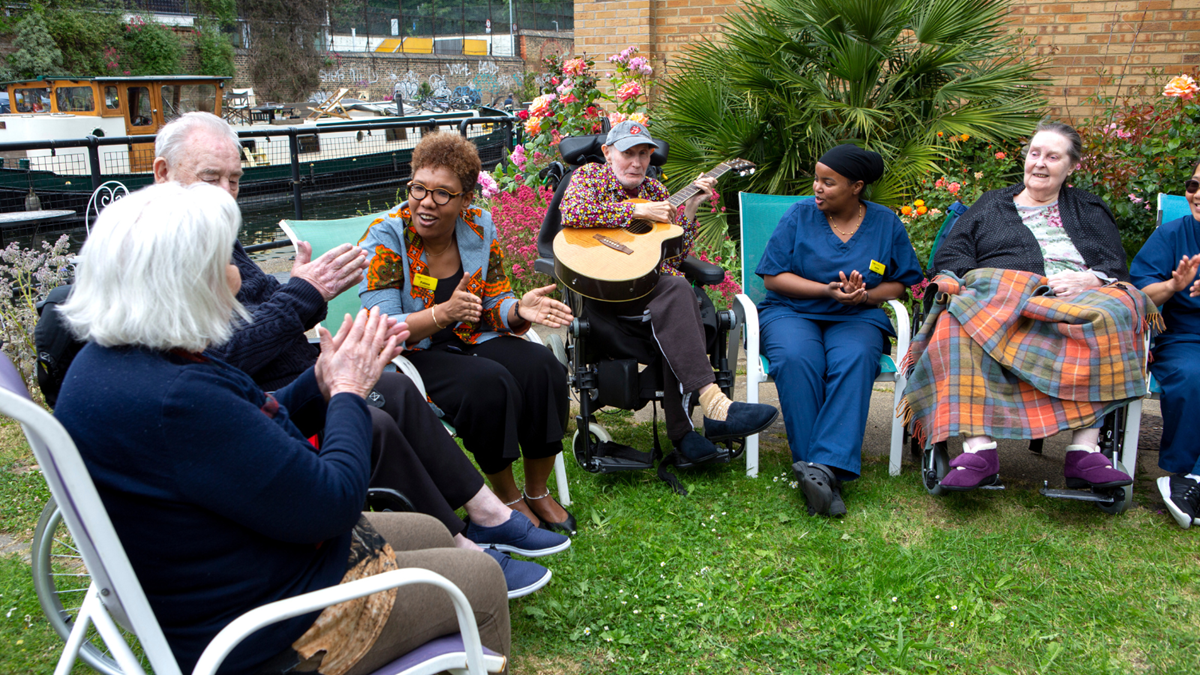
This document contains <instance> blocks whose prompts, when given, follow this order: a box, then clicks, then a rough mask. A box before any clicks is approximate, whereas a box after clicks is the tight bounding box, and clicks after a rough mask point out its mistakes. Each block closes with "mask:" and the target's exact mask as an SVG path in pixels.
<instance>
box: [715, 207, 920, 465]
mask: <svg viewBox="0 0 1200 675" xmlns="http://www.w3.org/2000/svg"><path fill="white" fill-rule="evenodd" d="M801 199H811V197H802V196H793V195H760V194H754V193H751V192H740V193H738V200H739V204H740V208H741V216H742V293H740V294H738V296H737V302H736V303H735V304H734V311H736V312H739V313H741V314H743V317H742V318H744V321H743V322H742V323H743V325H744V326H745V327H746V333H745V335H746V401H747V402H748V403H758V385H759V384H761V383H763V382H767V381H769V380H770V378H771V364H770V363H768V362H767V357H765V356H763V355H762V353H761V352H760V349H759V337H760V336H759V326H758V308H757V307H756V304H757V303H758V302H760V301H762V300H763V298H765V297H766V294H767V291H766V288H765V287H764V286H763V280H762V279H761V278H760V277H759V276H758V275H757V274H755V273H754V270H755V268H757V267H758V261H759V259H760V258H761V257H762V253H763V251H764V250H765V249H766V247H767V241H768V240H769V239H770V238H771V234H772V233H773V232H774V231H775V226H776V225H777V224H778V223H779V219H780V218H781V217H783V214H784V213H786V212H787V210H788V209H789V208H791V206H792V204H795V203H796V202H798V201H800V200H801ZM887 304H888V305H889V306H890V307H891V308H892V313H893V314H894V319H893V321H894V322H895V325H896V336H897V339H896V353H897V354H901V355H903V354H904V353H906V352H907V351H908V341H909V337H910V336H911V334H912V328H911V321H910V319H909V316H908V308H906V307H905V306H904V305H903V304H901V303H900V302H898V301H896V300H889V301H888V303H887ZM880 361H881V363H880V366H881V368H882V372H880V374H879V377H878V378H876V380H875V381H876V382H894V383H895V385H896V394H895V400H894V402H893V407H892V410H893V411H894V410H895V408H896V406H898V405H899V404H900V400H901V398H902V395H903V393H904V383H905V378H904V374H903V373H901V372H900V370H899V369H898V368H897V367H896V362H895V360H894V359H892V357H891V355H889V354H884V355H883V357H882V358H881V359H880ZM904 433H905V432H904V423H903V422H902V421H901V420H900V418H898V417H895V416H894V415H893V417H892V436H891V449H890V452H889V459H888V473H890V474H891V475H893V476H898V475H900V460H901V457H902V453H903V449H904ZM746 475H747V476H751V477H754V476H757V475H758V435H757V434H755V435H754V436H750V437H749V438H747V439H746Z"/></svg>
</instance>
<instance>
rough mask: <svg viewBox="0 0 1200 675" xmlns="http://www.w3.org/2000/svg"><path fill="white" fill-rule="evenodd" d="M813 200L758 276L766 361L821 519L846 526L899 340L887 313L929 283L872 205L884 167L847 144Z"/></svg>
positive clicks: (834, 155) (802, 477)
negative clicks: (886, 307) (874, 393)
mask: <svg viewBox="0 0 1200 675" xmlns="http://www.w3.org/2000/svg"><path fill="white" fill-rule="evenodd" d="M815 174H816V178H815V180H814V181H813V195H814V197H813V198H812V199H805V200H802V201H800V202H798V203H796V204H795V205H794V206H792V208H790V209H789V210H788V212H787V213H785V214H784V216H783V218H782V219H780V221H779V225H778V227H776V228H775V233H774V234H773V235H771V240H770V242H768V243H767V248H766V251H764V252H763V256H762V260H761V261H760V262H759V264H758V269H756V270H755V273H756V274H758V275H759V276H760V277H762V278H763V281H764V284H765V285H766V288H767V297H766V299H765V300H763V301H762V303H761V304H760V305H759V307H758V311H759V317H760V318H759V320H760V321H761V324H762V344H763V351H764V353H765V354H766V356H767V359H768V360H769V361H770V363H771V374H772V375H774V377H775V383H776V387H777V389H778V390H779V401H780V404H781V405H782V408H783V416H784V423H785V425H786V426H787V434H788V443H789V444H790V445H791V450H792V460H793V462H794V464H792V469H793V470H794V471H795V472H796V480H797V481H799V483H800V487H801V489H802V490H803V491H804V497H805V499H806V500H807V502H808V511H809V514H810V515H811V514H821V515H830V516H841V515H844V514H845V513H846V506H845V503H844V502H843V501H842V495H841V484H842V482H843V481H848V480H853V479H855V478H858V475H859V472H860V470H861V467H862V461H861V452H862V440H863V432H864V430H865V428H866V424H867V410H868V408H869V407H870V402H871V387H872V383H873V382H874V381H875V378H876V377H878V376H879V358H880V356H881V355H882V354H883V351H884V349H887V348H888V344H889V343H888V339H889V338H892V337H895V332H894V331H893V330H892V323H891V321H889V320H888V317H887V315H886V314H885V313H884V311H883V309H881V308H880V305H882V304H883V303H884V302H886V301H888V300H893V299H896V298H899V297H900V296H901V295H902V294H903V293H904V292H905V290H906V288H907V287H908V286H911V285H912V284H915V283H917V282H919V281H920V280H921V278H922V274H921V265H920V263H919V262H917V256H916V253H915V252H914V251H913V247H912V244H911V243H910V242H909V240H908V233H907V232H905V231H904V225H903V224H902V223H901V222H900V219H899V218H898V217H897V216H896V214H895V213H893V212H892V211H890V210H889V209H887V208H884V207H882V206H880V205H878V204H873V203H871V202H868V201H865V200H863V199H862V193H863V190H864V189H865V188H866V186H867V185H869V184H870V183H872V182H874V181H876V180H878V179H879V178H880V177H881V176H882V175H883V158H882V157H880V156H879V154H878V153H874V152H870V151H867V150H862V149H860V148H858V147H857V146H854V145H839V146H837V147H836V148H833V149H832V150H830V151H829V152H827V153H825V154H824V155H823V156H822V157H821V160H820V161H819V162H817V166H816V171H815Z"/></svg>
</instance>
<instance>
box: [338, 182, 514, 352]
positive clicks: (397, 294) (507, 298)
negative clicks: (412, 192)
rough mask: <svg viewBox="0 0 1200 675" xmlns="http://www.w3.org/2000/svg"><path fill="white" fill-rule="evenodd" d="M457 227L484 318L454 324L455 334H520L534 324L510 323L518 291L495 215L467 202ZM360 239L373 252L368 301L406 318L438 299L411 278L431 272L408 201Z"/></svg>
mask: <svg viewBox="0 0 1200 675" xmlns="http://www.w3.org/2000/svg"><path fill="white" fill-rule="evenodd" d="M454 232H455V235H456V236H457V238H458V254H459V257H460V258H461V259H462V268H463V274H464V275H466V277H467V278H468V281H467V289H468V290H469V291H470V292H471V293H474V294H475V295H477V296H479V297H480V298H482V299H483V313H482V314H481V315H480V317H479V322H478V323H465V322H459V323H457V324H455V326H454V333H455V335H457V336H458V338H459V339H460V340H462V341H463V342H466V343H467V344H476V343H479V342H486V341H487V340H490V339H492V338H494V337H498V336H499V335H500V334H502V333H516V334H520V333H524V332H525V331H526V330H529V324H528V323H525V324H524V325H523V326H522V327H521V329H520V330H518V331H514V330H513V329H512V327H511V326H509V325H508V312H509V310H510V309H511V307H512V306H513V305H514V304H515V303H516V302H517V297H516V295H514V294H513V292H512V287H511V286H510V285H509V282H508V275H507V274H506V273H505V267H504V253H503V251H502V250H501V248H500V244H499V242H497V241H496V227H495V225H493V224H492V215H491V214H490V213H488V212H487V211H484V210H482V209H478V208H468V209H466V210H464V211H463V212H462V213H461V214H459V217H458V222H456V223H455V225H454ZM358 245H359V246H361V247H362V248H363V249H364V250H365V251H366V252H367V255H368V258H367V271H366V274H365V275H364V278H363V281H362V283H361V284H360V285H359V290H358V296H359V298H360V299H361V300H362V304H363V307H366V308H368V309H370V308H372V307H379V308H380V310H381V311H383V312H385V313H387V314H388V316H393V317H395V318H396V319H397V320H399V321H404V320H405V319H406V318H407V317H408V315H409V314H411V313H413V312H419V311H421V310H423V309H426V308H427V307H431V306H432V305H433V291H432V290H429V289H426V288H421V287H420V286H417V285H415V284H413V282H412V280H413V276H414V275H415V274H426V275H427V274H429V260H428V258H427V257H426V253H425V242H424V241H423V240H422V239H421V237H420V236H419V235H418V234H417V233H416V230H415V229H414V228H413V226H412V213H411V212H409V210H408V202H403V203H401V204H400V206H398V207H396V210H395V211H392V212H391V213H389V214H388V215H387V216H386V217H383V218H379V219H377V220H375V222H373V223H371V225H370V227H368V228H367V231H366V233H365V234H364V235H363V237H362V239H361V240H359V242H358ZM430 343H431V341H430V339H429V338H425V339H424V340H421V341H420V342H418V343H417V344H415V345H412V344H410V345H406V348H407V349H412V350H418V349H427V348H428V347H429V345H430Z"/></svg>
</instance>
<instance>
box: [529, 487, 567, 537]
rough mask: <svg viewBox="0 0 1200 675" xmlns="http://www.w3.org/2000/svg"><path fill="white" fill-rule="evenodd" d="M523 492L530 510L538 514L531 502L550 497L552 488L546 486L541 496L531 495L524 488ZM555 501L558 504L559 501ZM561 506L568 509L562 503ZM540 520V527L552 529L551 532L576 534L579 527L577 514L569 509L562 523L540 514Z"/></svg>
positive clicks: (564, 509)
mask: <svg viewBox="0 0 1200 675" xmlns="http://www.w3.org/2000/svg"><path fill="white" fill-rule="evenodd" d="M521 494H522V495H523V496H524V497H525V503H526V504H527V505H528V506H529V510H530V511H533V513H534V515H537V510H536V509H534V508H533V504H531V503H530V502H531V501H534V502H536V501H537V500H539V499H545V498H546V497H549V496H550V488H546V494H544V495H542V496H541V497H530V496H529V493H527V492H525V491H524V490H521ZM555 503H556V504H557V503H558V502H555ZM559 508H561V509H562V510H563V511H567V509H566V508H565V507H563V505H562V504H559ZM538 520H540V521H542V524H541V525H539V526H538V527H541V528H542V529H544V530H550V531H551V532H557V533H559V534H563V535H566V536H568V537H573V536H575V532H576V531H577V530H578V529H579V528H578V526H577V525H576V523H575V516H573V515H571V512H570V511H567V519H566V520H564V521H562V522H561V523H554V522H550V521H549V520H546V519H545V518H543V517H542V516H538Z"/></svg>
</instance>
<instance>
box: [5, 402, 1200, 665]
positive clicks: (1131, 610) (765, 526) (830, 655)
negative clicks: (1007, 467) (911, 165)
mask: <svg viewBox="0 0 1200 675" xmlns="http://www.w3.org/2000/svg"><path fill="white" fill-rule="evenodd" d="M602 422H603V423H604V424H605V425H606V426H607V427H608V428H609V429H610V431H612V432H614V435H615V436H616V438H617V439H618V440H620V441H623V442H628V443H633V444H635V445H637V446H638V447H642V448H647V447H649V444H650V430H649V425H640V426H633V425H631V424H630V422H629V417H628V415H627V414H604V415H602ZM664 440H665V439H664ZM20 446H21V443H20V442H19V441H18V440H17V439H16V437H15V435H14V434H13V433H12V428H11V425H10V426H9V427H5V428H3V429H0V467H2V468H3V475H2V477H0V531H3V532H5V533H8V534H9V535H13V536H16V537H28V536H30V535H31V534H32V529H33V526H34V523H35V522H36V519H37V515H38V511H39V510H40V508H41V504H42V503H43V501H44V500H45V498H46V496H47V494H46V490H45V487H44V485H43V483H42V479H41V477H40V475H39V474H38V473H37V472H34V471H28V470H27V468H28V465H29V463H30V460H29V458H28V455H27V450H23V449H21V447H20ZM568 467H569V469H568V471H569V473H570V479H571V491H572V497H573V498H574V500H575V504H574V505H573V506H572V507H571V510H572V511H573V512H574V513H575V515H576V516H577V517H578V519H579V522H580V526H581V527H580V531H579V534H578V536H577V537H576V538H575V540H574V543H573V545H572V547H571V549H570V550H568V551H567V552H565V553H562V554H559V555H557V556H554V557H551V558H548V559H543V560H542V562H545V563H546V564H547V565H548V566H549V567H550V568H551V569H553V571H554V580H553V581H552V582H551V584H550V585H549V586H548V587H547V588H545V589H543V590H542V591H540V592H539V593H536V594H534V595H532V596H529V597H527V598H523V599H520V600H516V601H513V602H512V604H511V608H512V628H513V645H514V654H513V668H512V672H513V673H518V674H533V673H546V674H549V673H852V672H889V673H926V672H929V673H932V672H963V673H1068V674H1072V675H1075V674H1082V673H1129V672H1135V673H1196V672H1200V566H1198V564H1197V563H1198V557H1200V556H1198V554H1197V546H1196V543H1195V534H1194V533H1193V532H1192V531H1187V532H1184V531H1182V530H1180V529H1179V528H1178V527H1177V526H1176V525H1175V523H1174V521H1172V520H1171V519H1170V517H1169V516H1165V515H1163V514H1161V513H1157V512H1153V511H1149V510H1147V509H1145V508H1141V507H1139V506H1136V505H1135V506H1134V507H1133V508H1131V509H1130V511H1129V512H1128V513H1125V514H1123V515H1120V516H1115V517H1114V516H1109V515H1105V514H1103V513H1101V512H1100V511H1098V510H1096V509H1095V508H1094V507H1091V506H1089V505H1087V504H1082V503H1077V502H1068V501H1061V500H1049V499H1045V498H1043V497H1040V496H1038V495H1037V493H1036V491H1035V490H1034V487H1033V486H1032V485H1022V484H1019V483H1013V482H1011V481H1010V482H1009V489H1008V490H1005V491H1003V492H991V491H981V492H977V493H967V494H961V495H953V496H948V497H942V498H934V497H930V496H928V495H927V494H926V493H925V491H924V490H923V489H922V488H921V487H920V486H919V484H918V481H917V478H916V474H915V471H914V470H913V469H912V467H911V466H910V465H906V466H905V473H904V474H903V475H901V476H900V477H897V478H891V477H889V476H888V475H887V466H886V461H884V460H882V459H871V460H868V462H867V464H866V466H865V467H864V475H863V478H862V479H861V480H859V481H857V482H856V483H852V484H850V485H848V486H847V487H846V488H845V490H844V494H845V499H846V505H847V508H848V509H849V511H850V513H849V515H848V516H847V517H845V518H844V519H841V520H828V519H824V518H812V517H809V516H807V515H806V514H805V511H804V504H803V497H802V496H801V494H800V491H799V490H798V489H796V488H794V487H793V485H792V481H793V478H792V476H791V470H790V458H789V456H788V454H787V449H786V445H785V444H784V443H783V442H782V440H781V439H778V438H774V439H765V442H764V448H763V453H762V474H761V475H760V476H759V477H758V478H757V479H749V478H747V477H746V476H745V466H744V463H736V464H734V465H732V466H724V467H717V468H713V469H708V470H702V471H697V472H690V473H684V474H680V475H681V478H682V479H683V481H684V483H685V484H686V485H687V487H688V489H689V490H690V494H689V495H688V496H687V497H680V496H677V495H675V494H674V493H672V492H671V491H670V490H669V489H668V488H667V487H666V486H665V484H663V483H661V482H659V481H658V480H657V479H656V477H655V476H654V474H653V472H649V471H646V472H640V473H637V474H621V475H609V476H596V475H591V474H587V473H585V472H583V471H582V470H580V469H579V468H578V466H577V465H576V464H575V462H574V460H573V459H569V460H568ZM1147 486H1148V484H1146V483H1145V482H1142V483H1139V485H1138V489H1139V490H1141V491H1142V494H1143V495H1144V494H1146V490H1147ZM0 603H3V604H0V627H2V628H0V646H2V647H3V649H0V673H26V672H29V673H46V672H50V671H51V670H52V668H53V665H54V660H55V658H56V656H57V653H58V650H59V649H60V648H61V643H60V642H59V641H58V639H57V638H56V637H55V636H54V635H53V633H52V631H50V629H49V628H48V626H47V624H46V622H45V620H44V619H43V618H42V617H41V613H40V610H39V608H38V604H37V600H36V598H35V597H34V593H33V588H32V584H31V582H30V579H29V571H28V565H27V564H26V563H24V562H23V561H22V560H21V559H20V558H19V557H17V556H9V557H4V558H0ZM9 608H13V609H12V610H11V611H10V609H9ZM77 672H88V670H87V669H86V668H82V667H80V668H77Z"/></svg>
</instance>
